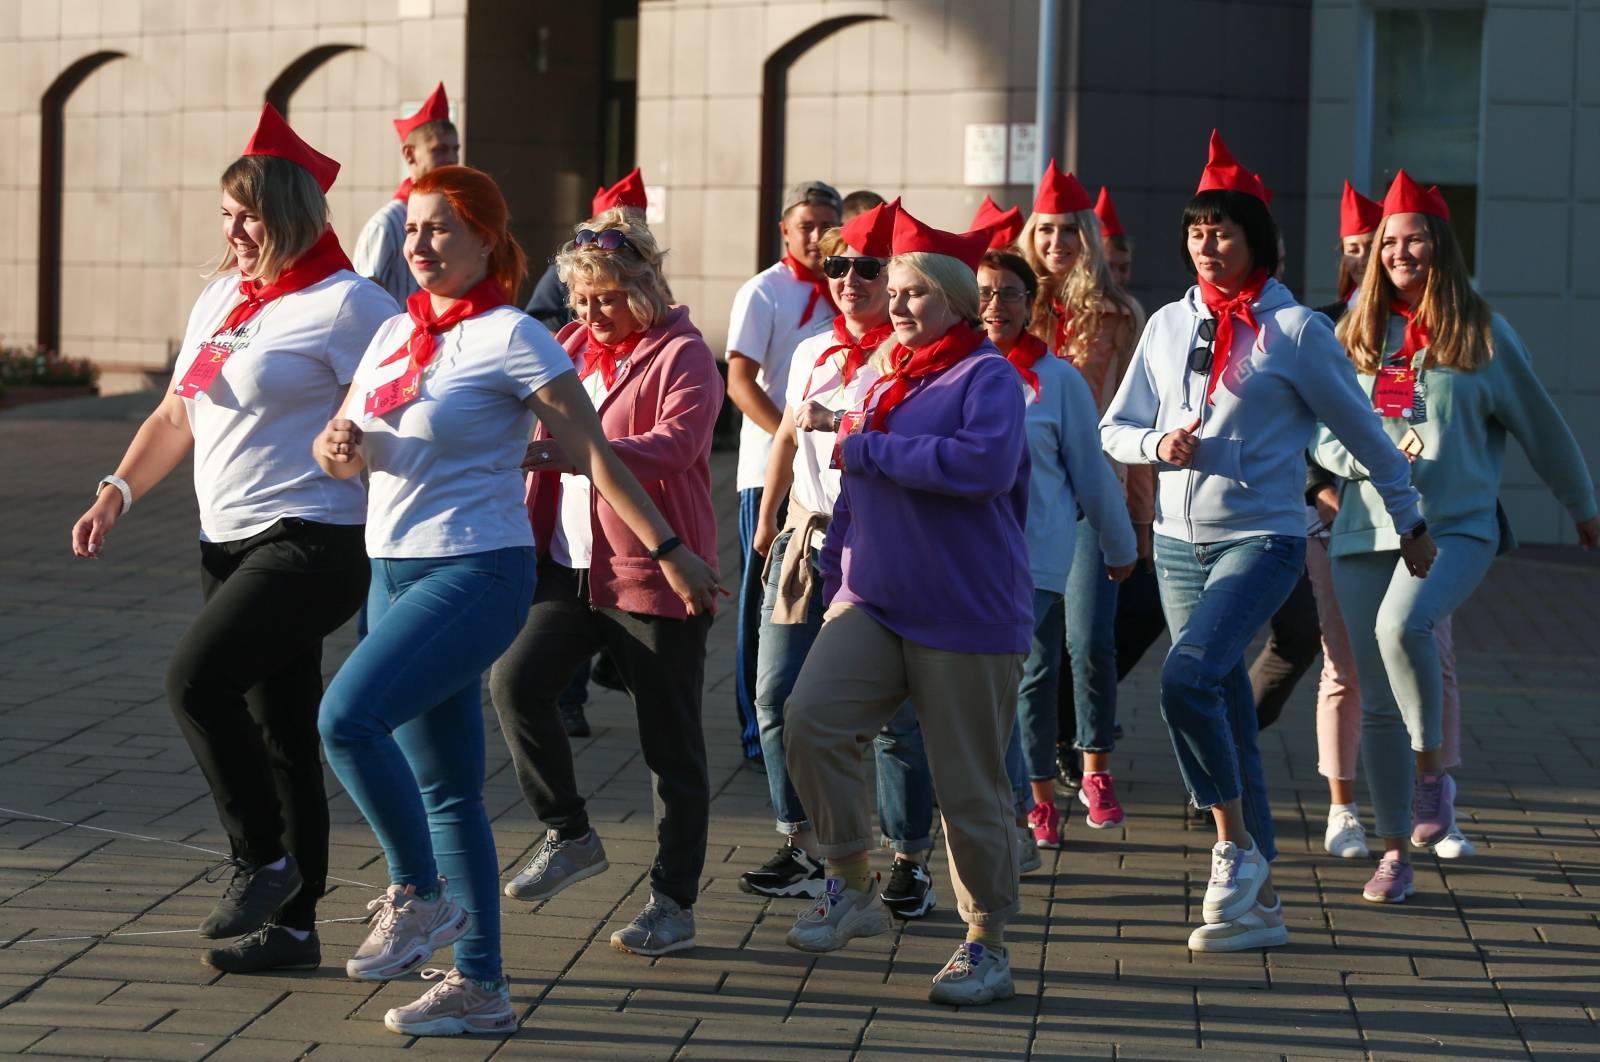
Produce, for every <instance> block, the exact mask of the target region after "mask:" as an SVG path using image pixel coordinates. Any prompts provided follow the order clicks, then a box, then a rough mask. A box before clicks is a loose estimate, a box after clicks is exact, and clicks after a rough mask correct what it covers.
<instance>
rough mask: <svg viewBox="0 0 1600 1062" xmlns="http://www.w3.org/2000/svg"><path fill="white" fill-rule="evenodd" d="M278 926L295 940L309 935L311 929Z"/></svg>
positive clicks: (303, 938)
mask: <svg viewBox="0 0 1600 1062" xmlns="http://www.w3.org/2000/svg"><path fill="white" fill-rule="evenodd" d="M278 928H279V929H281V930H283V931H284V932H285V933H287V934H289V935H290V936H291V937H293V938H294V939H296V940H305V939H306V938H307V937H309V936H311V930H309V929H295V928H293V927H292V926H279V927H278Z"/></svg>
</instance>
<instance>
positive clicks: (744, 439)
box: [728, 262, 834, 490]
mask: <svg viewBox="0 0 1600 1062" xmlns="http://www.w3.org/2000/svg"><path fill="white" fill-rule="evenodd" d="M815 290H816V289H815V288H813V287H812V286H811V284H810V283H808V282H806V281H804V280H796V279H795V276H794V274H793V273H791V272H789V267H788V266H786V265H784V264H783V263H782V262H778V263H776V264H775V265H772V266H769V267H768V268H766V269H763V270H762V271H761V272H759V273H757V274H756V275H755V276H753V277H751V278H750V279H749V280H747V281H745V282H744V286H743V287H741V288H740V289H739V293H738V294H737V295H735V296H734V297H733V312H732V314H730V316H729V321H728V350H729V351H735V350H737V351H738V352H739V353H740V354H743V355H744V356H745V357H747V358H749V359H750V360H751V361H753V362H755V363H756V364H757V365H759V366H761V368H760V370H759V371H758V372H757V373H756V382H757V383H759V384H760V385H761V388H762V390H764V391H766V392H767V397H768V398H770V399H772V401H773V402H774V403H776V404H778V405H782V404H783V392H784V387H785V385H787V383H788V381H789V358H790V356H791V355H792V354H794V348H795V346H796V345H797V344H798V343H799V342H800V341H801V340H802V339H805V338H807V337H808V336H814V335H816V334H817V333H818V332H827V331H829V330H831V329H832V328H833V317H834V311H833V309H832V308H830V307H829V305H828V300H826V299H818V300H817V305H816V306H815V307H814V308H813V309H812V311H811V318H810V320H808V321H806V322H804V323H801V321H800V318H801V316H803V315H804V314H805V312H806V303H808V302H809V301H810V300H811V293H812V292H813V291H815ZM771 449H772V436H770V435H768V434H767V433H766V432H765V431H763V430H762V429H761V425H759V424H757V423H756V422H755V421H753V420H751V419H750V418H749V417H745V418H744V423H743V424H742V425H740V427H739V467H738V470H737V473H736V475H735V477H734V486H735V487H737V488H738V489H739V490H748V489H750V488H751V487H759V486H761V485H762V483H764V482H766V478H767V454H768V453H769V452H770V451H771Z"/></svg>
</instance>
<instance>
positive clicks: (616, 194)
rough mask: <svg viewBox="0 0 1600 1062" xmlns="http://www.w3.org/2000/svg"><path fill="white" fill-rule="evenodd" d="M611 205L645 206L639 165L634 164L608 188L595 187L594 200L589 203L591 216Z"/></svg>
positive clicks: (597, 214)
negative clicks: (624, 175) (625, 174)
mask: <svg viewBox="0 0 1600 1062" xmlns="http://www.w3.org/2000/svg"><path fill="white" fill-rule="evenodd" d="M612 207H637V208H638V209H640V210H643V209H644V207H645V195H644V178H643V177H641V176H639V167H637V166H635V167H634V168H633V169H632V170H631V171H629V173H628V175H627V176H626V177H624V178H622V180H620V181H618V182H617V183H616V184H614V185H612V186H611V187H610V188H604V187H601V188H596V189H595V190H594V201H593V202H592V203H590V210H591V211H592V213H590V215H589V216H590V217H591V218H597V217H599V216H600V215H601V214H604V213H605V212H606V211H608V210H610V209H611V208H612Z"/></svg>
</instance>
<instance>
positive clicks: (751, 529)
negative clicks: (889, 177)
mask: <svg viewBox="0 0 1600 1062" xmlns="http://www.w3.org/2000/svg"><path fill="white" fill-rule="evenodd" d="M842 208H843V204H842V203H841V202H840V200H839V193H838V191H837V190H835V189H834V187H833V186H832V185H829V184H824V183H823V182H821V181H802V182H800V183H799V184H797V185H795V186H794V187H792V188H790V189H789V192H788V194H787V195H785V196H784V199H783V215H782V219H781V220H780V221H779V222H778V231H779V232H780V233H782V234H783V258H782V259H781V260H780V261H778V262H775V263H774V264H773V265H771V266H769V267H767V268H766V269H763V270H762V271H761V272H759V273H757V274H756V275H755V276H753V277H751V278H750V279H749V280H747V281H745V283H744V286H743V287H741V288H740V289H739V294H738V295H736V296H734V299H733V313H732V315H731V318H730V320H729V322H728V397H729V398H730V399H732V400H733V404H734V405H735V406H738V407H739V412H740V413H742V414H744V423H743V424H742V425H741V426H740V428H739V467H738V472H737V475H736V477H735V486H736V487H737V488H738V490H739V556H740V560H741V562H742V564H743V567H744V573H743V578H742V580H741V581H740V583H739V631H738V668H737V669H736V671H735V678H736V681H735V686H736V696H737V698H738V713H739V730H740V734H739V736H740V740H741V741H742V742H743V745H744V754H745V757H746V758H747V759H750V760H759V759H760V758H761V739H760V731H759V730H758V728H757V725H756V713H755V701H754V697H755V686H756V681H755V680H756V639H757V638H758V636H759V631H760V621H761V595H762V587H761V568H762V566H763V563H764V561H765V558H764V557H762V556H760V555H759V554H753V552H752V551H751V549H750V540H751V539H752V538H754V537H755V528H756V515H757V514H758V513H759V512H760V511H761V485H762V483H764V482H765V480H766V474H767V453H768V451H769V450H770V449H771V448H772V433H773V432H774V431H775V430H776V429H777V427H778V420H779V418H780V417H781V416H782V415H783V392H784V387H785V385H786V384H787V383H788V380H789V358H790V356H791V355H792V354H793V353H794V348H795V346H796V345H797V344H799V342H800V341H801V340H802V339H807V338H809V337H811V336H814V335H816V334H817V333H818V332H824V331H827V330H828V329H829V328H832V327H833V319H834V317H835V316H836V315H837V314H838V310H837V309H836V308H835V307H834V305H833V299H832V297H831V296H830V295H829V294H828V282H827V280H825V279H824V278H823V276H822V252H821V250H820V249H819V248H818V246H817V241H818V240H820V239H821V238H822V234H823V233H824V232H826V231H828V230H829V229H831V228H833V227H834V226H836V225H838V224H839V223H840V220H841V219H840V214H841V211H842Z"/></svg>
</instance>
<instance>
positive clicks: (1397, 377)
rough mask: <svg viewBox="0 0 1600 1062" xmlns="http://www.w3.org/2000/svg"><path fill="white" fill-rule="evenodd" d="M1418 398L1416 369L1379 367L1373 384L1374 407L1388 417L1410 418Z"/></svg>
mask: <svg viewBox="0 0 1600 1062" xmlns="http://www.w3.org/2000/svg"><path fill="white" fill-rule="evenodd" d="M1416 400H1417V371H1416V370H1415V369H1379V370H1378V376H1377V379H1376V381H1375V382H1374V383H1373V385H1372V408H1373V409H1375V410H1377V411H1378V412H1379V413H1382V414H1383V415H1384V416H1386V417H1405V418H1407V419H1410V417H1411V414H1412V411H1413V409H1414V407H1415V405H1416Z"/></svg>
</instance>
